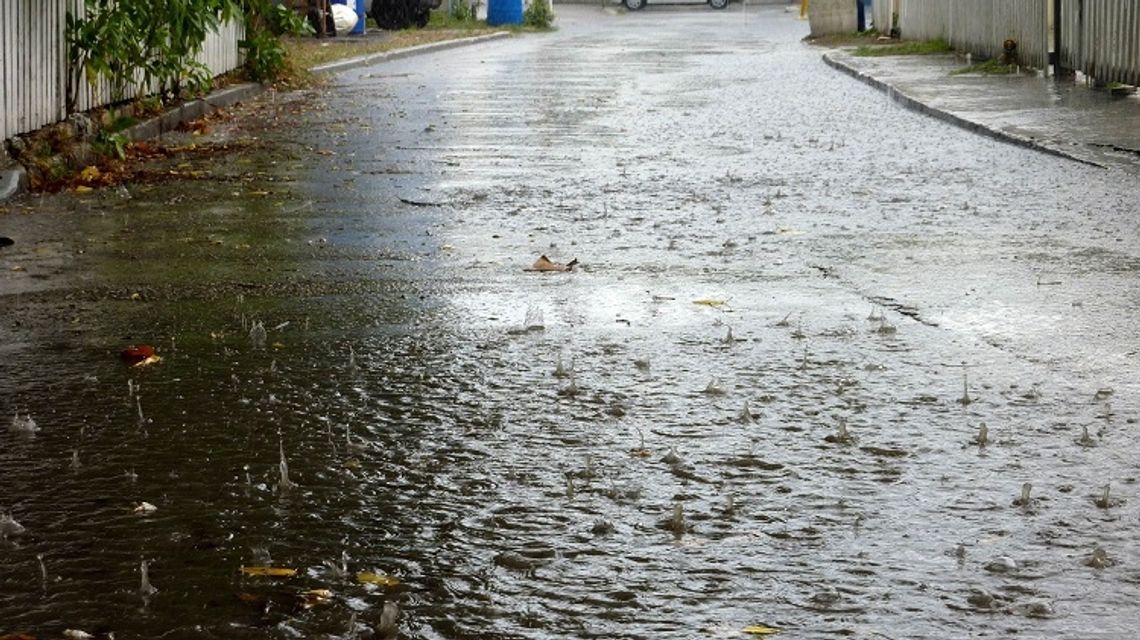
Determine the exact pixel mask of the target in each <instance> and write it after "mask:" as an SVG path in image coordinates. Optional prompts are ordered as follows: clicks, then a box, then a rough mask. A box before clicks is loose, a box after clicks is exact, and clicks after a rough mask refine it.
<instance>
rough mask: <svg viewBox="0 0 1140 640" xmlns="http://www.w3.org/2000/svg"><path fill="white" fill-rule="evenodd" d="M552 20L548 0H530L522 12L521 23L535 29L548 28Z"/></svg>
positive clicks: (552, 13)
mask: <svg viewBox="0 0 1140 640" xmlns="http://www.w3.org/2000/svg"><path fill="white" fill-rule="evenodd" d="M552 22H554V11H553V10H551V8H550V0H530V4H529V5H527V8H526V11H525V12H523V24H524V25H526V26H528V27H534V28H536V29H549V28H550V24H551V23H552Z"/></svg>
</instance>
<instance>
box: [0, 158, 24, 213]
mask: <svg viewBox="0 0 1140 640" xmlns="http://www.w3.org/2000/svg"><path fill="white" fill-rule="evenodd" d="M0 160H3V161H4V162H3V164H0V202H3V201H5V200H7V199H8V198H11V197H12V196H14V195H16V194H17V193H20V192H21V191H23V190H24V189H27V188H28V170H27V169H25V168H24V165H22V164H20V163H18V162H14V161H9V160H8V156H7V154H5V153H4V152H3V151H2V150H0ZM6 165H10V166H6Z"/></svg>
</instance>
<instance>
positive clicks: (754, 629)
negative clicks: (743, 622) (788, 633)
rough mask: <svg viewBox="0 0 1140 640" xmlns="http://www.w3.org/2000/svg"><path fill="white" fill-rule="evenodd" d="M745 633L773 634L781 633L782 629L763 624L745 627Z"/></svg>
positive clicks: (757, 634)
mask: <svg viewBox="0 0 1140 640" xmlns="http://www.w3.org/2000/svg"><path fill="white" fill-rule="evenodd" d="M744 633H747V634H751V635H754V636H771V635H776V634H777V633H780V629H777V628H775V627H765V626H764V625H762V624H757V625H752V626H751V627H744Z"/></svg>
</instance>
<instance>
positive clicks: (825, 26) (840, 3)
mask: <svg viewBox="0 0 1140 640" xmlns="http://www.w3.org/2000/svg"><path fill="white" fill-rule="evenodd" d="M855 11H856V9H855V0H811V4H809V5H808V23H809V24H810V25H811V34H812V35H813V36H826V35H830V34H833V33H855V30H856V29H857V28H858V25H857V24H856V13H855Z"/></svg>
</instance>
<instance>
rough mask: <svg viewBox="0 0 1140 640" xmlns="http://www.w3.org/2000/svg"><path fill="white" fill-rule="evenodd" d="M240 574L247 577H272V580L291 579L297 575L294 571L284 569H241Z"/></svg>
mask: <svg viewBox="0 0 1140 640" xmlns="http://www.w3.org/2000/svg"><path fill="white" fill-rule="evenodd" d="M241 572H242V573H244V574H245V575H247V576H272V577H274V578H292V577H293V576H295V575H297V570H296V569H286V568H284V567H242V568H241Z"/></svg>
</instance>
